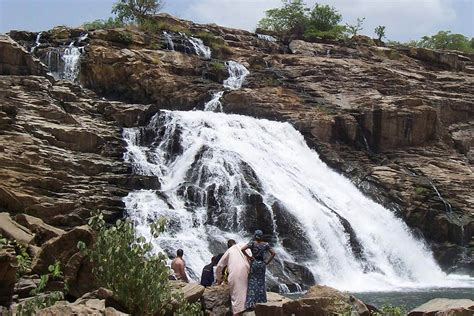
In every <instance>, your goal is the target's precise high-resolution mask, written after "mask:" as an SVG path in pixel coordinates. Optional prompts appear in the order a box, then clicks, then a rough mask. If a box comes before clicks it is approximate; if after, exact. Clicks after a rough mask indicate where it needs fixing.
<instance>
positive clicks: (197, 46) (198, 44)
mask: <svg viewBox="0 0 474 316" xmlns="http://www.w3.org/2000/svg"><path fill="white" fill-rule="evenodd" d="M188 40H189V42H190V43H191V44H192V45H193V47H194V51H195V52H196V54H197V55H199V56H201V57H204V58H205V59H211V49H210V48H209V47H207V46H206V45H204V43H203V42H202V39H200V38H196V37H192V36H191V37H189V38H188Z"/></svg>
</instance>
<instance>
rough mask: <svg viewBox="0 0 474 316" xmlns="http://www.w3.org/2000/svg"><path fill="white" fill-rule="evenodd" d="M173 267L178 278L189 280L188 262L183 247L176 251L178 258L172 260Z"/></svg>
mask: <svg viewBox="0 0 474 316" xmlns="http://www.w3.org/2000/svg"><path fill="white" fill-rule="evenodd" d="M171 269H173V271H174V274H175V276H176V278H177V279H178V280H181V281H184V282H186V283H188V282H189V280H188V276H187V275H186V263H185V262H184V260H183V249H178V251H176V258H174V259H173V261H172V262H171Z"/></svg>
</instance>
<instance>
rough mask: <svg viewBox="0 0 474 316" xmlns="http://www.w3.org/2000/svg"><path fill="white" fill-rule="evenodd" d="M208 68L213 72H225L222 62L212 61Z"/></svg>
mask: <svg viewBox="0 0 474 316" xmlns="http://www.w3.org/2000/svg"><path fill="white" fill-rule="evenodd" d="M210 66H211V68H212V70H214V71H215V72H222V71H225V70H226V69H225V65H224V63H223V62H219V61H213V62H211V63H210Z"/></svg>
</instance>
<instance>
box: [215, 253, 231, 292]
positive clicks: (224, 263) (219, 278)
mask: <svg viewBox="0 0 474 316" xmlns="http://www.w3.org/2000/svg"><path fill="white" fill-rule="evenodd" d="M228 261H229V252H228V251H226V252H225V253H224V255H223V256H222V258H221V260H219V262H218V263H217V267H216V278H217V280H216V283H217V284H221V283H222V270H224V268H225V267H226V266H227V263H228Z"/></svg>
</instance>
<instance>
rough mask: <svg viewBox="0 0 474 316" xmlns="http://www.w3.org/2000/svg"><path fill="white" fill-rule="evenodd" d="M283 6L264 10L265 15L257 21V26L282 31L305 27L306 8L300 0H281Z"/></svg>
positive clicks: (292, 30)
mask: <svg viewBox="0 0 474 316" xmlns="http://www.w3.org/2000/svg"><path fill="white" fill-rule="evenodd" d="M282 2H283V7H282V8H276V9H270V10H267V11H266V12H265V14H266V17H265V18H263V19H261V20H260V22H258V27H259V28H262V29H265V30H269V31H275V32H279V33H283V32H292V33H295V32H302V31H303V30H304V28H305V24H306V20H307V16H306V12H307V10H308V9H307V8H306V7H305V4H304V2H303V1H302V0H282Z"/></svg>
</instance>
